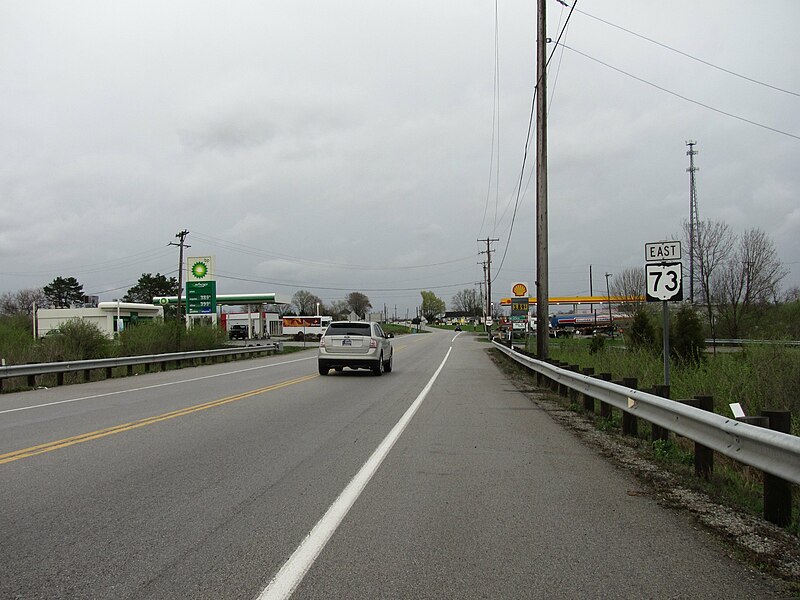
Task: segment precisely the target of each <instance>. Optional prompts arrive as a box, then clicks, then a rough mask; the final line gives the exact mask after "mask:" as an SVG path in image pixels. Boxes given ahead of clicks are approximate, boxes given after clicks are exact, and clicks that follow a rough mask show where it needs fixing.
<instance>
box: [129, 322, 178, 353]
mask: <svg viewBox="0 0 800 600" xmlns="http://www.w3.org/2000/svg"><path fill="white" fill-rule="evenodd" d="M175 337H176V333H175V322H174V321H171V322H165V321H161V320H158V321H140V322H139V323H137V324H136V325H129V326H128V327H126V328H125V329H124V330H123V331H122V332H121V333H120V334H119V354H120V356H141V355H143V354H164V353H166V352H174V351H175V348H176V344H175Z"/></svg>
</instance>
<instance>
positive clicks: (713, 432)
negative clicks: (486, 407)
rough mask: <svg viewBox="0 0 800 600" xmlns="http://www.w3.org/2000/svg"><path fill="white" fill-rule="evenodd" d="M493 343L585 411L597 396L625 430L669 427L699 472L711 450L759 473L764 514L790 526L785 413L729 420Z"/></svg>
mask: <svg viewBox="0 0 800 600" xmlns="http://www.w3.org/2000/svg"><path fill="white" fill-rule="evenodd" d="M494 346H495V347H496V348H497V349H498V350H500V351H501V352H503V353H504V354H506V355H507V356H509V357H511V358H512V359H513V360H515V361H516V362H518V363H520V364H522V365H524V366H526V367H527V368H529V369H530V370H532V371H533V372H534V373H535V374H536V379H537V383H538V384H539V385H540V386H547V385H549V386H550V387H551V388H552V389H553V390H554V391H556V392H558V393H560V394H561V395H565V396H570V397H572V398H573V399H574V400H576V401H577V400H578V399H579V398H578V396H582V399H583V405H584V407H585V408H586V409H587V410H591V411H594V404H595V400H599V401H600V415H601V416H606V417H608V416H610V414H611V407H614V408H617V409H619V410H620V411H622V429H623V433H626V434H631V435H636V433H637V431H638V421H637V419H643V420H645V421H648V422H650V423H651V424H652V426H653V427H652V429H653V438H654V439H667V437H668V435H669V432H670V431H672V432H674V433H675V434H677V435H680V436H682V437H685V438H687V439H690V440H692V441H694V442H695V472H696V474H697V475H700V476H705V477H708V476H709V475H710V473H711V472H712V471H713V452H719V453H720V454H723V455H725V456H728V457H730V458H732V459H734V460H737V461H739V462H741V463H743V464H745V465H749V466H751V467H755V468H757V469H759V470H761V471H763V472H764V473H765V477H764V516H765V518H766V519H767V520H769V521H772V522H774V523H778V524H780V525H788V524H789V521H790V519H791V492H792V490H791V484H792V483H793V484H795V485H797V484H800V438H798V437H797V436H793V435H790V434H789V420H788V419H787V418H786V417H787V413H782V412H773V411H764V413H765V414H763V415H761V416H760V417H751V418H749V419H748V418H745V419H741V420H737V419H734V418H728V417H724V416H722V415H717V414H714V413H713V412H711V409H712V406H711V404H712V400H711V398H710V397H698V398H694V399H692V400H686V401H674V400H670V399H668V398H666V397H664V395H666V396H668V395H669V391H668V387H667V386H659V388H660V389H657V390H653V391H654V392H661V393H664V395H658V394H657V393H651V392H647V391H643V390H637V389H636V380H635V379H624V380H623V381H621V382H611V381H610V379H611V375H610V374H608V373H604V374H600V375H597V376H595V375H594V373H593V370H591V369H585V370H584V372H581V373H579V372H577V371H578V367H577V365H572V366H569V367H568V368H565V366H560V365H556V364H551V363H549V362H543V361H540V360H536V359H534V358H532V357H530V356H527V355H526V354H524V353H522V352H518V351H516V350H514V349H512V348H508V347H507V346H505V345H504V344H502V343H500V342H498V341H495V342H494ZM769 427H773V429H770V428H769ZM778 429H783V430H784V431H780V430H778Z"/></svg>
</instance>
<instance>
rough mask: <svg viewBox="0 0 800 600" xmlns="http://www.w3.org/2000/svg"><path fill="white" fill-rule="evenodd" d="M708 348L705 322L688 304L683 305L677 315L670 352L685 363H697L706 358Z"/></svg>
mask: <svg viewBox="0 0 800 600" xmlns="http://www.w3.org/2000/svg"><path fill="white" fill-rule="evenodd" d="M705 348H706V342H705V336H704V335H703V324H702V323H701V322H700V319H699V318H698V317H697V313H696V312H695V311H694V309H693V308H692V307H691V306H689V305H688V304H684V305H683V306H681V308H680V310H679V311H678V314H677V315H675V327H674V333H673V335H672V340H670V354H671V355H672V356H674V357H675V358H676V359H677V360H679V361H681V362H683V363H684V364H690V365H697V364H700V363H701V362H702V360H703V358H704V356H703V352H704V351H705Z"/></svg>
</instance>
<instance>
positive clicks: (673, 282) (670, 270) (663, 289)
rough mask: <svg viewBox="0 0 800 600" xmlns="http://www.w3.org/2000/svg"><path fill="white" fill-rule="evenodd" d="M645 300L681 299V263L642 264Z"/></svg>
mask: <svg viewBox="0 0 800 600" xmlns="http://www.w3.org/2000/svg"><path fill="white" fill-rule="evenodd" d="M644 271H645V277H646V279H647V301H648V302H660V301H662V300H683V271H682V269H681V263H679V262H677V263H649V264H647V265H645V266H644Z"/></svg>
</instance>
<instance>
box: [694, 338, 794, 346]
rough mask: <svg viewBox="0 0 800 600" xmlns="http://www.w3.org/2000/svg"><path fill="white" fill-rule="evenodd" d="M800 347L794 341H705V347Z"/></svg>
mask: <svg viewBox="0 0 800 600" xmlns="http://www.w3.org/2000/svg"><path fill="white" fill-rule="evenodd" d="M715 344H716V345H717V346H800V341H795V340H719V339H717V340H715V339H711V338H709V339H707V340H706V346H713V345H715Z"/></svg>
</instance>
